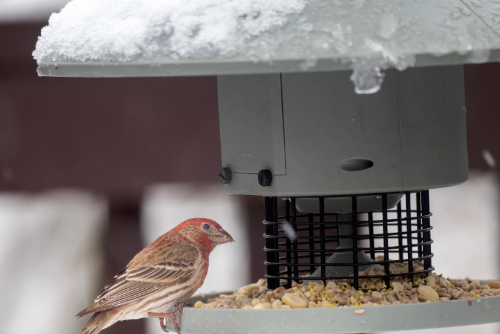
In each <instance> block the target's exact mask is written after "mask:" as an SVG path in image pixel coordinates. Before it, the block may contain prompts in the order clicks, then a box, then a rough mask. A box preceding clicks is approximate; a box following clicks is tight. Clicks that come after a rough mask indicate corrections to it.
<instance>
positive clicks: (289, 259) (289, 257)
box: [278, 200, 292, 289]
mask: <svg viewBox="0 0 500 334" xmlns="http://www.w3.org/2000/svg"><path fill="white" fill-rule="evenodd" d="M285 215H286V221H287V222H289V221H290V201H288V200H285ZM278 245H279V244H278ZM291 247H292V243H291V241H290V238H286V249H291ZM278 260H279V259H278ZM286 262H287V263H292V253H290V252H287V253H286ZM286 268H287V276H288V277H292V266H291V265H288V266H287V267H286ZM291 287H292V280H291V279H289V280H288V283H287V288H288V289H290V288H291Z"/></svg>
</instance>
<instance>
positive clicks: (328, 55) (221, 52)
mask: <svg viewBox="0 0 500 334" xmlns="http://www.w3.org/2000/svg"><path fill="white" fill-rule="evenodd" d="M77 2H78V1H72V2H70V3H69V5H68V6H70V5H71V6H73V7H71V8H74V7H75V6H76V5H78V3H77ZM254 2H255V3H264V2H259V1H254ZM79 3H81V2H79ZM240 3H241V2H240ZM268 3H269V2H268ZM271 3H274V2H271ZM277 3H279V4H282V3H283V4H285V3H286V2H277ZM293 4H294V6H292V7H290V8H288V9H286V8H285V9H283V11H279V8H278V11H276V8H275V9H274V12H273V11H271V10H269V11H267V10H266V7H265V6H263V5H261V7H262V8H259V6H257V7H255V6H254V9H253V12H252V11H250V12H248V13H243V14H241V13H239V14H240V15H239V16H238V17H237V19H234V17H233V19H234V22H235V26H234V27H233V28H232V29H233V30H229V29H228V30H227V31H226V35H224V34H222V35H221V36H222V37H220V36H216V37H220V38H219V39H218V40H210V39H209V38H208V37H210V36H208V35H206V36H205V35H203V34H204V32H205V30H204V29H205V28H206V27H207V26H208V25H207V24H206V22H208V21H204V23H202V24H199V25H192V29H193V31H192V33H191V34H186V35H176V34H181V33H182V32H179V31H181V30H182V29H176V28H179V27H177V26H175V24H176V23H175V21H174V20H173V19H172V20H170V17H169V16H168V15H167V16H165V17H166V20H167V22H164V23H165V24H164V25H163V26H162V25H159V27H160V29H164V31H160V33H158V34H156V35H151V36H150V38H144V39H143V40H142V41H139V42H137V36H136V35H134V38H136V39H132V37H131V38H130V45H129V46H127V42H128V40H127V38H128V37H127V36H128V35H127V31H126V29H127V27H126V25H124V28H123V29H125V30H123V29H122V30H120V29H115V30H113V31H110V32H108V34H107V35H106V36H105V37H106V38H108V39H109V41H110V43H109V44H106V39H99V38H97V39H96V38H94V37H95V36H94V37H92V36H91V34H88V33H87V32H88V30H89V27H87V26H86V25H85V18H84V17H83V16H84V14H82V18H81V21H78V17H76V18H75V17H74V16H71V17H70V15H69V14H68V13H70V10H71V8H65V9H63V10H62V11H61V13H59V14H56V15H57V17H56V18H57V19H51V21H50V23H49V26H48V27H46V28H44V30H43V31H42V36H41V37H40V39H39V41H38V43H37V49H36V50H35V52H34V56H35V58H36V59H37V62H38V73H39V75H41V76H61V77H134V76H181V75H182V76H185V75H221V74H250V73H276V72H297V71H306V70H307V71H327V70H345V69H352V68H375V67H379V68H389V67H392V68H398V69H400V70H402V69H404V68H406V67H408V66H433V65H445V64H463V63H483V62H492V61H498V60H500V21H499V20H498V15H499V14H500V4H498V2H496V1H487V0H463V1H459V0H429V1H405V0H384V1H366V0H356V1H354V0H294V1H293ZM68 6H67V7H68ZM249 8H250V7H249ZM101 9H102V8H101ZM268 13H274V16H269V15H270V14H268ZM106 15H107V14H102V16H101V20H98V21H96V22H93V25H92V27H91V28H92V30H93V31H102V30H109V27H108V26H106V25H105V24H106V22H107V19H106ZM109 15H112V14H109ZM130 15H132V16H133V15H135V14H134V13H130ZM136 15H141V14H136ZM229 16H230V15H229V14H228V17H227V20H229V21H230V20H231V17H229ZM65 20H66V22H65ZM75 20H76V21H77V22H76V23H75V24H74V26H72V25H71V23H72V22H75ZM260 20H263V21H260ZM265 20H267V21H265ZM222 21H224V20H222ZM229 21H228V22H229ZM231 22H233V21H231ZM157 23H158V22H156V23H155V24H156V26H155V27H156V28H155V29H158V24H157ZM168 24H170V26H168ZM101 25H102V26H101ZM145 27H146V28H147V27H148V25H147V24H146V25H145ZM161 27H163V28H161ZM149 28H151V27H149ZM183 28H185V27H183ZM226 28H227V27H226ZM100 29H101V30H100ZM245 29H246V30H245ZM184 30H185V29H184ZM151 31H153V30H151ZM155 31H156V30H155ZM184 33H185V31H184ZM113 34H116V36H115V37H116V38H115V39H113ZM145 35H146V36H149V34H148V33H146V34H145ZM183 36H184V37H185V38H184V42H185V43H184V44H182V47H180V46H179V45H178V41H179V40H182V39H183ZM200 36H201V37H200ZM203 36H204V37H203ZM207 36H208V37H207ZM176 38H177V39H176ZM186 38H187V39H186ZM203 38H204V40H203ZM115 40H119V43H118V42H117V43H114V41H115ZM134 43H135V44H134ZM141 43H142V44H141ZM176 43H177V44H176ZM89 50H91V52H89ZM134 50H135V51H134Z"/></svg>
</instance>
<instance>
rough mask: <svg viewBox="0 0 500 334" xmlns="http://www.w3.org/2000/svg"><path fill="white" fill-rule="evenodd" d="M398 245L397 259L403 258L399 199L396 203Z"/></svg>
mask: <svg viewBox="0 0 500 334" xmlns="http://www.w3.org/2000/svg"><path fill="white" fill-rule="evenodd" d="M397 211H398V246H399V259H400V260H403V259H404V255H403V221H402V220H401V217H402V214H401V201H399V203H398V208H397Z"/></svg>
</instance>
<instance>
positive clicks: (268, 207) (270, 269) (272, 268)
mask: <svg viewBox="0 0 500 334" xmlns="http://www.w3.org/2000/svg"><path fill="white" fill-rule="evenodd" d="M274 199H275V198H274V197H265V198H264V206H265V212H266V214H265V220H266V221H267V222H274V221H275V220H274V211H275V210H274ZM274 230H275V226H274V224H267V225H266V234H267V235H271V236H274V235H275V234H274ZM275 240H276V239H271V238H267V239H266V248H271V249H275V248H277V247H275ZM266 258H267V261H268V262H272V263H276V262H278V261H276V253H275V252H267V254H266ZM278 259H279V254H278ZM278 272H279V270H276V265H268V266H267V275H268V276H271V277H275V276H277V275H278ZM278 286H279V279H275V278H269V277H268V280H267V288H268V289H271V290H274V289H276V288H277V287H278Z"/></svg>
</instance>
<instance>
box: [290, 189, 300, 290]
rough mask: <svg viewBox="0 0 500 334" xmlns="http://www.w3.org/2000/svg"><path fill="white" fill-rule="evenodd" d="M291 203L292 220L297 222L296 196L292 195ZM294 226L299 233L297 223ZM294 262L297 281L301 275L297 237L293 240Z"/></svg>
mask: <svg viewBox="0 0 500 334" xmlns="http://www.w3.org/2000/svg"><path fill="white" fill-rule="evenodd" d="M290 205H291V206H292V217H291V222H292V223H295V222H296V219H297V218H296V217H297V209H296V206H295V198H294V197H292V198H291V199H290ZM292 226H293V227H294V229H295V233H297V225H295V224H292ZM293 250H294V252H293V263H294V267H293V277H295V281H298V277H299V254H298V252H297V250H298V245H297V239H295V240H294V241H293Z"/></svg>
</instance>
